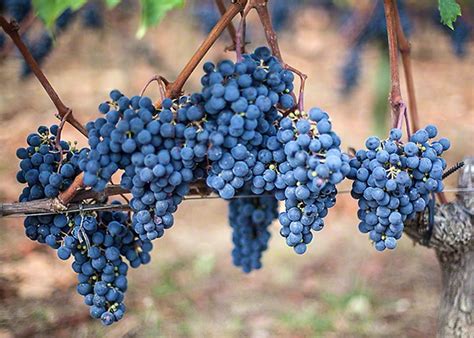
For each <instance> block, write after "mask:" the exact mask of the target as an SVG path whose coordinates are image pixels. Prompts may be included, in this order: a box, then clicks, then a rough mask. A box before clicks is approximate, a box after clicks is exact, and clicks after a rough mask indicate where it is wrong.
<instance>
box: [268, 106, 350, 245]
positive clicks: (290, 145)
mask: <svg viewBox="0 0 474 338" xmlns="http://www.w3.org/2000/svg"><path fill="white" fill-rule="evenodd" d="M277 140H278V142H280V144H281V146H282V148H283V149H284V154H285V159H284V161H282V162H281V163H279V164H278V166H274V168H275V169H274V170H275V171H276V174H277V175H275V174H273V175H272V177H271V178H274V179H275V181H274V185H275V187H276V193H275V196H276V198H277V199H278V200H280V201H284V202H285V211H284V212H282V213H281V214H280V215H279V221H280V224H281V226H282V227H281V230H280V234H281V235H282V236H283V237H285V238H286V243H287V244H288V245H289V246H290V247H293V248H294V250H295V252H296V253H297V254H303V253H304V252H305V251H306V249H307V245H308V244H309V243H310V242H311V241H312V239H313V234H312V232H311V231H312V230H314V231H319V230H321V229H322V228H323V226H324V222H323V218H324V217H325V216H326V215H327V213H328V209H329V208H331V207H332V206H334V204H335V203H336V193H337V190H336V184H338V183H339V182H341V181H342V180H343V179H344V178H345V177H346V176H347V174H348V173H349V171H350V166H349V157H348V155H347V154H343V153H342V152H341V150H340V144H341V141H340V139H339V137H338V136H337V135H336V133H334V132H333V131H332V125H331V122H330V120H329V116H328V114H327V113H326V112H323V111H322V110H321V109H319V108H312V109H311V110H310V111H309V113H308V114H307V113H305V112H299V111H296V112H295V113H291V114H290V115H289V117H285V118H283V119H282V120H281V121H280V129H279V130H278V133H277ZM265 176H268V177H270V175H269V174H268V172H266V173H264V179H265V178H266V177H265Z"/></svg>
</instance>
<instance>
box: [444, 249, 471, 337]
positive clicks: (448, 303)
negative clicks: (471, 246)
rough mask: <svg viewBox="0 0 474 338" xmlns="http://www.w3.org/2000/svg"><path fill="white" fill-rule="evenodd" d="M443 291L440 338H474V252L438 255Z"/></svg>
mask: <svg viewBox="0 0 474 338" xmlns="http://www.w3.org/2000/svg"><path fill="white" fill-rule="evenodd" d="M437 256H438V260H439V263H440V266H441V273H442V281H443V291H442V294H441V304H440V308H439V323H438V336H439V337H469V336H470V337H474V327H473V323H472V319H473V318H472V310H473V302H474V252H473V251H472V250H470V251H467V252H465V253H463V254H453V253H448V254H446V253H442V252H437Z"/></svg>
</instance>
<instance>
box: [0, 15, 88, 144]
mask: <svg viewBox="0 0 474 338" xmlns="http://www.w3.org/2000/svg"><path fill="white" fill-rule="evenodd" d="M0 26H1V27H2V29H3V30H4V31H5V33H7V34H8V35H9V36H10V38H11V39H12V40H13V42H14V43H15V45H16V46H17V48H18V49H19V51H20V53H21V54H22V55H23V57H24V58H25V61H26V63H27V64H28V66H29V67H30V68H31V70H32V71H33V73H34V74H35V76H36V77H37V79H38V81H39V82H40V83H41V85H42V86H43V88H44V90H45V91H46V93H47V94H48V96H49V97H50V99H51V101H53V104H54V105H55V106H56V109H57V110H58V114H59V116H61V117H64V116H66V114H68V113H69V112H70V110H71V109H70V108H68V107H67V106H66V105H65V104H64V103H63V102H62V101H61V99H60V98H59V96H58V94H57V93H56V91H55V90H54V88H53V87H52V86H51V83H50V82H49V81H48V79H47V78H46V76H45V75H44V73H43V72H42V71H41V69H40V67H39V65H38V63H37V62H36V60H35V59H34V58H33V56H32V55H31V52H30V51H29V50H28V47H26V45H25V43H24V42H23V41H22V39H21V37H20V35H19V34H18V30H19V26H18V24H17V23H16V22H15V21H11V22H8V21H7V20H6V19H5V18H4V17H3V16H0ZM67 121H68V122H69V123H70V124H71V125H72V126H73V127H74V128H76V129H77V130H78V131H80V132H81V133H82V134H83V135H84V136H86V137H87V130H86V128H84V126H83V125H82V124H81V123H79V122H78V121H77V120H76V119H75V118H74V116H73V115H72V114H69V117H68V119H67Z"/></svg>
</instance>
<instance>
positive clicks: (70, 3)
mask: <svg viewBox="0 0 474 338" xmlns="http://www.w3.org/2000/svg"><path fill="white" fill-rule="evenodd" d="M86 2H87V0H33V6H34V8H35V12H36V14H37V15H38V16H39V17H40V18H41V20H43V22H44V23H45V25H46V27H47V28H48V29H51V28H52V27H53V24H54V23H55V22H56V19H57V18H58V17H59V16H60V15H61V14H62V13H63V12H64V11H65V10H66V9H68V8H71V9H72V10H73V11H76V10H78V9H79V8H81V7H82V6H83V5H84V4H85V3H86Z"/></svg>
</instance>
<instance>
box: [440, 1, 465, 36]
mask: <svg viewBox="0 0 474 338" xmlns="http://www.w3.org/2000/svg"><path fill="white" fill-rule="evenodd" d="M438 8H439V13H440V15H441V23H443V24H444V25H446V26H448V27H449V28H451V29H452V30H454V26H453V23H454V22H455V21H456V19H457V17H458V16H461V6H459V4H458V3H457V2H456V0H438Z"/></svg>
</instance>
